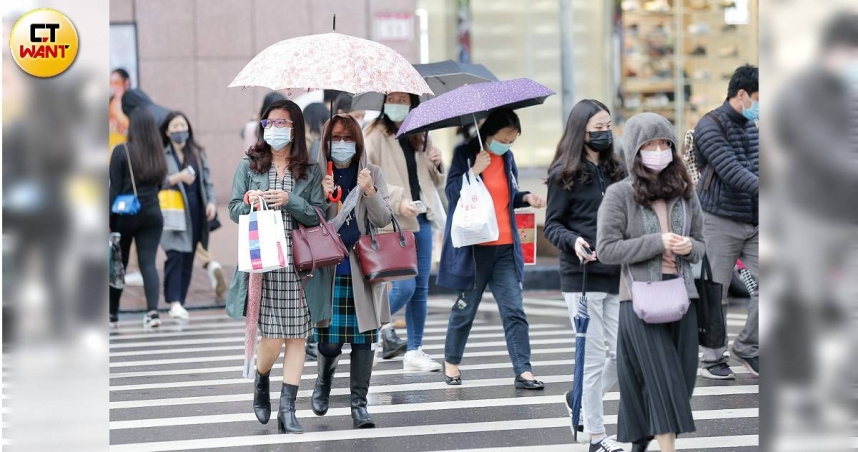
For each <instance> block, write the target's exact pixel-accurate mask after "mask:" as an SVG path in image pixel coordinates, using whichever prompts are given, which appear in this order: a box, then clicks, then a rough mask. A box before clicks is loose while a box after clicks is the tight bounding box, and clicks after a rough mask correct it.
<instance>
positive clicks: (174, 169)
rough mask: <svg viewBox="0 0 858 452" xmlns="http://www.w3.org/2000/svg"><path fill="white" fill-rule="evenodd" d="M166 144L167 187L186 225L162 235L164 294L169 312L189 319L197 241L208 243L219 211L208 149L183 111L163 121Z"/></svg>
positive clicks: (162, 134)
mask: <svg viewBox="0 0 858 452" xmlns="http://www.w3.org/2000/svg"><path fill="white" fill-rule="evenodd" d="M161 136H162V137H163V141H164V144H165V148H164V153H165V155H166V159H167V177H166V178H165V179H164V183H163V188H164V189H165V190H176V191H178V192H179V194H180V195H181V197H182V205H183V206H184V210H185V211H184V216H185V219H184V223H185V224H184V228H181V227H177V228H172V229H167V226H166V225H167V223H165V229H164V233H163V234H162V235H161V248H163V249H164V251H165V252H166V253H167V260H166V261H165V262H164V298H165V299H166V300H167V302H168V303H170V316H171V317H173V318H176V319H181V320H187V319H188V317H189V316H188V311H187V310H186V309H185V308H184V304H185V298H186V297H187V296H188V288H189V287H190V286H191V276H192V275H193V271H194V254H195V252H196V250H197V244H200V243H202V244H204V245H207V244H208V241H209V239H208V237H209V225H208V222H209V221H211V220H213V219H214V217H215V214H216V213H217V208H216V207H215V191H214V185H212V182H211V173H210V171H209V164H208V158H207V156H206V152H205V150H204V149H203V148H202V147H200V145H198V144H197V142H196V141H195V140H194V131H193V129H192V128H191V124H190V123H189V122H188V119H187V117H186V116H185V115H184V114H182V113H181V112H175V111H174V112H170V113H169V114H168V115H167V117H166V118H165V119H164V122H163V123H162V124H161Z"/></svg>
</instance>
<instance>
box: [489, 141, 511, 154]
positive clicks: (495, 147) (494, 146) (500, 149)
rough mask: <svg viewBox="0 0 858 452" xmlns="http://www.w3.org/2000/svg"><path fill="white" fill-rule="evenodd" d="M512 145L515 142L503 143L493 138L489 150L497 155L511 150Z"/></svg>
mask: <svg viewBox="0 0 858 452" xmlns="http://www.w3.org/2000/svg"><path fill="white" fill-rule="evenodd" d="M512 145H513V143H510V144H503V143H500V142H498V140H495V139H494V138H492V142H491V143H489V152H491V153H492V154H495V155H504V154H506V153H507V151H509V148H511V147H512Z"/></svg>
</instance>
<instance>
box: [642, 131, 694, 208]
mask: <svg viewBox="0 0 858 452" xmlns="http://www.w3.org/2000/svg"><path fill="white" fill-rule="evenodd" d="M670 150H671V152H672V153H673V161H671V162H670V164H668V165H667V168H665V169H664V170H662V171H661V172H660V173H658V174H655V173H652V172H650V171H649V170H648V169H647V168H646V167H645V166H644V164H643V161H642V160H641V153H640V152H638V153H637V155H635V159H634V163H632V170H631V171H632V174H633V175H634V178H633V181H632V187H634V193H635V195H634V196H635V202H637V203H638V204H640V205H642V206H650V205H652V202H653V201H656V200H659V199H663V200H669V199H673V198H678V197H680V196H682V197H683V198H685V199H691V195H692V194H693V193H694V184H693V183H692V182H691V176H690V175H689V174H688V170H687V169H686V168H685V164H684V163H683V162H682V157H680V156H679V152H677V150H676V147H675V146H674V145H673V144H671V146H670Z"/></svg>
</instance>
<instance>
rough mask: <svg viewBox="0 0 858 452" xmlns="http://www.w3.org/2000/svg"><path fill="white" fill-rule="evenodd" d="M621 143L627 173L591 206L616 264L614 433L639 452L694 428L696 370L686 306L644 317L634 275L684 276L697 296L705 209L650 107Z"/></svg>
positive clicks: (600, 242) (599, 243) (671, 137)
mask: <svg viewBox="0 0 858 452" xmlns="http://www.w3.org/2000/svg"><path fill="white" fill-rule="evenodd" d="M624 129H625V130H624V137H623V140H624V141H623V149H624V151H625V156H626V165H627V167H628V168H629V173H630V176H629V177H627V178H626V179H624V180H622V181H620V182H618V183H615V184H613V185H611V186H610V187H608V189H607V191H606V192H605V197H604V199H603V200H602V205H601V206H600V207H599V213H598V220H597V224H596V228H597V231H596V237H597V238H596V250H597V251H598V258H599V260H600V261H601V262H603V263H605V264H609V265H622V267H623V268H622V272H621V276H620V297H619V298H620V321H619V323H620V324H619V334H618V338H617V342H618V352H617V359H618V366H617V367H618V369H617V370H618V375H619V382H620V408H619V414H618V418H617V419H618V421H617V439H618V441H620V442H631V443H633V448H632V451H633V452H637V451H644V450H646V449H647V446H648V445H649V442H650V441H651V439H652V437H655V438H656V439H657V440H658V444H659V447H660V448H661V450H662V451H666V452H672V451H675V450H676V447H675V440H676V436H677V435H679V434H681V433H690V432H693V431H694V419H693V418H692V413H691V394H692V392H693V391H694V382H695V378H696V375H697V339H698V338H697V313H696V310H695V306H694V303H691V304H690V305H689V307H688V310H687V312H686V313H685V314H684V315H683V316H682V317H681V318H680V319H679V320H677V321H674V322H670V323H647V322H645V321H644V320H642V319H641V318H640V317H638V315H637V314H636V312H635V308H634V305H635V304H636V302H635V301H633V300H632V298H633V297H632V283H633V282H656V281H667V280H671V279H677V278H682V279H683V281H684V285H685V290H686V291H687V294H688V298H689V299H693V298H698V294H697V289H696V288H695V286H694V275H693V273H692V270H691V264H692V263H694V262H698V261H700V260H701V259H702V258H703V255H704V253H705V250H706V245H705V243H704V242H703V218H702V216H703V212H702V210H701V209H700V202H699V201H698V199H697V195H696V194H695V193H694V185H693V183H692V181H691V176H689V175H688V171H687V170H686V169H685V165H684V164H683V163H682V161H681V159H680V157H679V152H678V149H677V146H676V134H675V132H674V129H673V124H671V123H670V121H668V120H667V119H666V118H664V117H662V116H659V115H657V114H655V113H641V114H638V115H635V116H633V117H631V118H629V120H628V121H627V122H626V124H625V127H624Z"/></svg>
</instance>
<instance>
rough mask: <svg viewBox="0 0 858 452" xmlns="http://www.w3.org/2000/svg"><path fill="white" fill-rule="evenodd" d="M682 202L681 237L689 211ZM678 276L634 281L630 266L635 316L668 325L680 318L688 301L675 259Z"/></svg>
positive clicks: (686, 224)
mask: <svg viewBox="0 0 858 452" xmlns="http://www.w3.org/2000/svg"><path fill="white" fill-rule="evenodd" d="M679 202H680V203H682V234H683V235H686V234H687V232H686V228H687V227H688V212H687V211H686V208H685V202H684V201H682V200H681V199H680V201H679ZM676 259H677V266H678V267H679V277H678V278H674V279H669V280H666V281H652V282H650V281H635V278H634V276H632V270H631V267H628V266H627V267H626V268H628V270H629V277H630V278H631V280H632V307H633V308H634V310H635V314H637V316H638V317H639V318H640V319H641V320H643V321H644V322H646V323H671V322H676V321H677V320H679V319H681V318H682V316H684V315H685V313H686V312H688V306H689V304H690V300H689V298H688V290H687V289H686V288H685V277H684V275H683V272H682V264H681V263H680V262H678V261H679V257H678V256H677V258H676Z"/></svg>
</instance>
